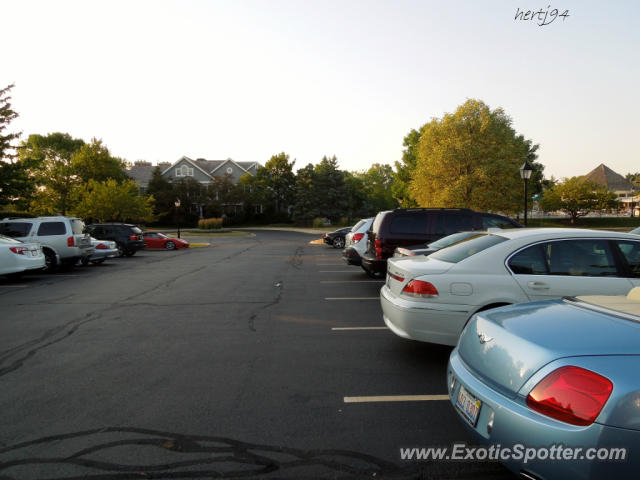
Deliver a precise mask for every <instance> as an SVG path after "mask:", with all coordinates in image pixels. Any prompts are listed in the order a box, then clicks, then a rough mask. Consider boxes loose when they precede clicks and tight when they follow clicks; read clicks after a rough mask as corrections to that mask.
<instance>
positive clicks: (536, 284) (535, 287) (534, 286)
mask: <svg viewBox="0 0 640 480" xmlns="http://www.w3.org/2000/svg"><path fill="white" fill-rule="evenodd" d="M527 285H528V286H529V288H531V289H533V290H549V285H547V284H546V283H543V282H529V283H527Z"/></svg>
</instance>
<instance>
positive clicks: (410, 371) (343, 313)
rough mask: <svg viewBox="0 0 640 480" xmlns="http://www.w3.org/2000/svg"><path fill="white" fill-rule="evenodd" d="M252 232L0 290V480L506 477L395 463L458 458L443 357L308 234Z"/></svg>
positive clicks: (438, 464)
mask: <svg viewBox="0 0 640 480" xmlns="http://www.w3.org/2000/svg"><path fill="white" fill-rule="evenodd" d="M254 233H255V235H254V236H248V237H228V238H219V239H207V238H203V237H198V239H197V241H198V242H211V246H210V247H205V248H191V249H187V250H177V251H148V250H145V251H142V252H138V253H137V254H136V255H135V256H133V257H131V258H119V259H113V260H109V261H107V262H105V263H104V264H102V265H95V266H87V267H76V268H74V269H72V270H67V271H62V272H59V273H56V274H34V275H27V276H25V277H24V278H23V279H22V280H19V281H16V280H7V279H0V479H2V480H7V479H35V478H38V479H54V478H55V479H66V480H69V479H79V478H86V479H94V480H95V479H138V478H159V479H169V478H170V479H181V478H185V479H187V478H286V479H306V478H309V479H312V478H331V479H343V478H344V479H352V478H353V479H355V478H393V479H413V478H416V479H432V478H433V479H449V478H451V479H454V478H460V479H462V478H487V479H489V478H491V479H495V478H505V479H508V478H509V479H510V478H513V477H512V476H511V474H509V473H508V472H507V471H506V470H505V469H504V468H503V467H502V466H500V465H499V464H497V463H495V462H485V463H477V462H475V463H473V462H453V461H433V460H430V461H417V462H416V461H406V460H402V459H401V454H400V449H401V448H413V447H451V446H452V445H453V444H454V443H456V442H463V443H466V444H468V445H471V444H473V441H472V439H471V437H470V436H469V435H468V433H467V431H466V430H465V428H464V426H463V425H462V424H461V422H460V420H459V418H458V416H457V414H456V413H455V412H454V411H453V409H452V407H451V405H450V403H449V401H448V400H446V399H443V398H446V397H443V396H444V395H446V393H447V388H446V382H445V368H446V364H447V359H448V356H449V353H450V351H451V349H450V348H446V347H441V346H435V345H429V344H423V343H418V342H411V341H407V340H403V339H400V338H398V337H396V336H395V335H393V334H392V333H391V332H390V331H389V330H387V329H386V328H385V327H384V322H383V321H382V317H381V310H380V303H379V299H378V292H379V289H380V287H381V286H382V281H377V280H372V279H370V278H369V277H367V276H366V275H365V274H364V273H363V271H362V270H361V269H360V268H359V267H353V266H347V265H346V264H344V263H343V261H342V260H341V256H340V252H339V251H338V250H335V249H333V248H331V247H328V246H326V245H312V244H310V243H309V242H310V241H311V240H314V239H316V238H317V234H316V235H312V234H306V233H301V232H290V231H288V232H285V231H266V230H261V231H255V232H254Z"/></svg>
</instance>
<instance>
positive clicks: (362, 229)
mask: <svg viewBox="0 0 640 480" xmlns="http://www.w3.org/2000/svg"><path fill="white" fill-rule="evenodd" d="M372 223H373V217H371V218H363V219H362V220H360V221H359V222H358V223H356V224H355V225H354V226H353V228H352V229H351V231H350V232H349V233H347V236H346V237H345V245H344V250H343V251H342V259H343V260H344V261H345V262H347V264H348V265H360V264H361V262H362V255H364V252H366V250H367V230H369V228H371V224H372Z"/></svg>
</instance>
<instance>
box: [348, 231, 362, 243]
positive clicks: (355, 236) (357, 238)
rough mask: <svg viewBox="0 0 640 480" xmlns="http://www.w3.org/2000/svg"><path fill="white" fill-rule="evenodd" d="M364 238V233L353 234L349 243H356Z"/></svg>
mask: <svg viewBox="0 0 640 480" xmlns="http://www.w3.org/2000/svg"><path fill="white" fill-rule="evenodd" d="M362 237H364V233H354V234H353V237H351V243H358V242H359V241H360V240H362Z"/></svg>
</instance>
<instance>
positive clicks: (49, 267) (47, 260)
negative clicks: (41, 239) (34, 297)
mask: <svg viewBox="0 0 640 480" xmlns="http://www.w3.org/2000/svg"><path fill="white" fill-rule="evenodd" d="M42 253H44V271H45V272H49V273H51V272H55V271H56V270H57V269H58V259H57V258H56V254H55V253H53V252H52V251H51V250H48V249H46V250H44V251H43V252H42Z"/></svg>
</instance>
